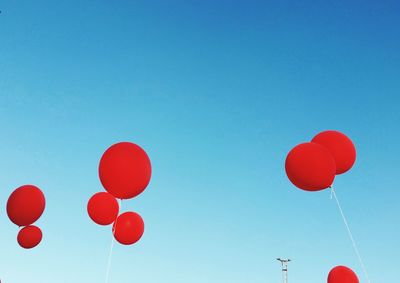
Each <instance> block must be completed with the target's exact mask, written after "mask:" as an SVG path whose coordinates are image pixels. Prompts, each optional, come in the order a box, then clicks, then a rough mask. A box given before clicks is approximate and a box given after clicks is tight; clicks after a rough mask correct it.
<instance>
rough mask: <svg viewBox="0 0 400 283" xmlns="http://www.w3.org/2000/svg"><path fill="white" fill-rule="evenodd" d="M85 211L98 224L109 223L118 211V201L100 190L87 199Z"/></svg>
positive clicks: (113, 219)
mask: <svg viewBox="0 0 400 283" xmlns="http://www.w3.org/2000/svg"><path fill="white" fill-rule="evenodd" d="M87 211H88V214H89V216H90V218H91V219H92V220H93V221H94V222H95V223H97V224H99V225H109V224H111V223H113V222H114V221H115V219H116V218H117V216H118V212H119V205H118V201H117V200H116V199H115V197H114V196H113V195H112V194H109V193H107V192H100V193H97V194H94V195H93V196H92V197H91V198H90V199H89V201H88V204H87Z"/></svg>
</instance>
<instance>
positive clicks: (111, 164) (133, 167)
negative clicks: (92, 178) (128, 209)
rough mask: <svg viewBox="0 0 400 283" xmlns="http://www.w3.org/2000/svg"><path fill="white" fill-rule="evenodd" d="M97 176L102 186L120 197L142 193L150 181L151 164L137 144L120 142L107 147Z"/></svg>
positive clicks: (131, 196)
mask: <svg viewBox="0 0 400 283" xmlns="http://www.w3.org/2000/svg"><path fill="white" fill-rule="evenodd" d="M99 176H100V181H101V183H102V184H103V187H104V188H105V189H106V191H108V192H109V193H110V194H112V195H113V196H115V197H116V198H120V199H130V198H133V197H135V196H137V195H139V194H140V193H142V192H143V191H144V190H145V189H146V187H147V185H148V184H149V182H150V177H151V164H150V159H149V157H148V156H147V154H146V152H145V151H144V150H143V149H142V148H141V147H140V146H138V145H136V144H134V143H130V142H121V143H117V144H114V145H112V146H111V147H110V148H108V149H107V150H106V151H105V152H104V154H103V156H102V157H101V160H100V165H99Z"/></svg>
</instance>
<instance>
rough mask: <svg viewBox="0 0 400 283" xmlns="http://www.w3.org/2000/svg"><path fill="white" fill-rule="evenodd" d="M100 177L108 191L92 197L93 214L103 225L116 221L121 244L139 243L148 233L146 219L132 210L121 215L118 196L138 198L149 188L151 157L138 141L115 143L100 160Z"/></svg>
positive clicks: (120, 197)
mask: <svg viewBox="0 0 400 283" xmlns="http://www.w3.org/2000/svg"><path fill="white" fill-rule="evenodd" d="M99 177H100V181H101V184H102V185H103V187H104V189H105V190H106V192H99V193H96V194H95V195H93V196H92V197H91V198H90V199H89V201H88V205H87V211H88V214H89V217H90V218H91V219H92V220H93V221H94V222H95V223H97V224H99V225H110V224H112V223H113V226H112V232H113V235H114V238H115V239H116V240H117V241H118V242H119V243H121V244H123V245H131V244H134V243H136V242H137V241H139V240H140V238H141V237H142V235H143V233H144V222H143V219H142V217H141V216H140V215H139V214H138V213H135V212H130V211H129V212H124V213H122V214H120V215H118V214H119V204H118V201H117V199H121V200H122V199H131V198H134V197H136V196H138V195H139V194H141V193H142V192H143V191H144V190H145V189H146V187H147V185H148V184H149V182H150V178H151V163H150V159H149V157H148V156H147V154H146V152H145V151H144V150H143V149H142V148H141V147H140V146H138V145H136V144H134V143H130V142H120V143H117V144H114V145H112V146H111V147H109V148H108V149H107V150H106V151H105V152H104V154H103V156H102V157H101V159H100V164H99Z"/></svg>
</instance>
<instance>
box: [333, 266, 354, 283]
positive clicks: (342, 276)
mask: <svg viewBox="0 0 400 283" xmlns="http://www.w3.org/2000/svg"><path fill="white" fill-rule="evenodd" d="M328 283H359V281H358V278H357V275H356V274H355V273H354V271H353V270H351V269H350V268H348V267H346V266H336V267H334V268H333V269H332V270H331V271H330V272H329V274H328Z"/></svg>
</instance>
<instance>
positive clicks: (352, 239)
mask: <svg viewBox="0 0 400 283" xmlns="http://www.w3.org/2000/svg"><path fill="white" fill-rule="evenodd" d="M332 197H333V198H335V200H336V204H337V206H338V208H339V211H340V214H341V215H342V219H343V222H344V225H345V226H346V229H347V233H348V234H349V237H350V240H351V243H352V244H353V248H354V251H355V253H356V255H357V257H358V261H359V262H360V265H361V268H362V270H363V272H364V275H365V277H366V278H367V282H368V283H371V280H370V279H369V276H368V272H367V269H366V268H365V265H364V261H363V260H362V258H361V255H360V251H359V250H358V247H357V244H356V241H355V240H354V237H353V233H351V230H350V226H349V223H348V222H347V219H346V217H345V216H344V213H343V209H342V206H341V205H340V203H339V200H338V198H337V196H336V193H335V190H334V189H333V187H331V199H332Z"/></svg>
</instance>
